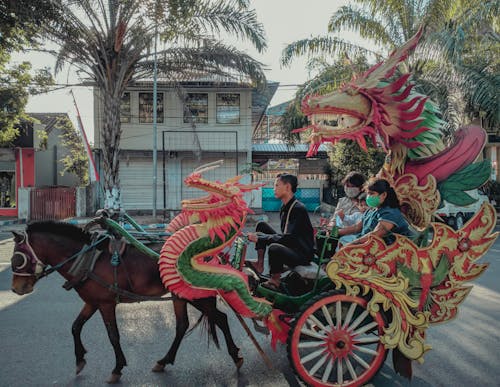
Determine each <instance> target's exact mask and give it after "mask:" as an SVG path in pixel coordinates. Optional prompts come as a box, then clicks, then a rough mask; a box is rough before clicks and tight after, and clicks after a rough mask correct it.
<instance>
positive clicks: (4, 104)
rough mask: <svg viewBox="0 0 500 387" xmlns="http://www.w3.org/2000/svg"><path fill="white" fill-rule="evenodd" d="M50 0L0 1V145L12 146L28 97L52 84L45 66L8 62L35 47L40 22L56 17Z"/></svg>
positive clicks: (23, 118) (54, 5)
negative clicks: (15, 54)
mask: <svg viewBox="0 0 500 387" xmlns="http://www.w3.org/2000/svg"><path fill="white" fill-rule="evenodd" d="M58 9H59V8H58V5H57V3H56V2H54V1H51V0H38V1H31V0H16V1H2V2H0V146H1V147H7V146H11V145H12V143H13V141H14V140H15V139H16V137H17V136H18V135H19V125H20V123H21V122H22V121H30V118H29V117H28V116H27V115H26V113H25V107H26V104H27V102H28V97H29V96H30V95H33V94H37V93H42V92H45V91H47V90H48V87H49V86H50V85H52V84H53V79H52V76H51V75H50V72H49V71H48V70H47V69H41V70H37V71H35V72H33V71H32V66H31V64H30V63H29V62H22V63H20V64H16V65H10V64H9V62H10V59H11V53H12V52H13V51H17V50H22V49H25V48H27V47H36V46H37V41H38V39H39V38H40V37H41V35H40V32H41V30H42V29H41V27H42V24H43V23H47V22H49V21H50V20H54V19H57V18H58V17H59V13H58Z"/></svg>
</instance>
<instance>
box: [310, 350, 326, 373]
mask: <svg viewBox="0 0 500 387" xmlns="http://www.w3.org/2000/svg"><path fill="white" fill-rule="evenodd" d="M327 360H328V354H327V353H325V354H324V355H323V357H322V358H321V359H319V360H318V361H317V362H316V364H315V365H314V366H313V367H312V368H311V369H310V370H309V373H310V374H311V375H314V374H315V373H316V372H317V371H318V370H319V369H320V368H321V366H322V365H323V364H325V361H327Z"/></svg>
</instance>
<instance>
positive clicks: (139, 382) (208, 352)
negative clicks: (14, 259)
mask: <svg viewBox="0 0 500 387" xmlns="http://www.w3.org/2000/svg"><path fill="white" fill-rule="evenodd" d="M11 251H12V243H11V242H6V243H5V242H4V243H2V242H0V346H1V349H0V386H1V387H3V386H16V387H17V386H82V387H84V386H85V387H86V386H100V385H103V386H104V385H105V383H104V380H105V379H106V378H107V377H108V375H109V373H110V371H111V369H112V368H113V366H114V356H113V352H112V349H111V346H110V344H109V342H108V339H107V336H106V333H105V329H104V326H103V324H102V321H101V320H100V317H99V316H98V315H96V316H94V318H93V319H91V320H90V321H89V322H88V323H87V325H86V326H85V328H84V331H83V334H82V337H83V340H84V343H85V345H86V347H87V350H88V351H89V352H88V354H87V356H86V359H87V367H86V368H85V369H84V370H83V372H82V374H81V375H79V376H77V377H75V375H74V355H73V343H72V336H71V333H70V331H71V323H72V321H73V319H74V318H75V317H76V315H77V314H78V312H79V309H80V307H81V301H80V300H79V298H78V296H77V294H76V293H75V292H74V291H71V292H67V291H65V290H63V289H62V288H61V285H62V283H63V279H62V278H61V277H59V276H58V275H57V274H54V275H52V276H50V277H49V278H46V279H43V280H41V281H40V283H39V284H37V287H36V290H35V292H34V293H33V294H30V295H26V296H22V297H19V296H17V295H15V294H14V293H12V292H11V291H10V280H11V273H10V268H9V266H8V260H9V257H10V254H11ZM485 261H488V262H491V266H490V268H489V269H488V271H487V272H486V273H485V274H484V275H483V276H482V277H481V278H479V279H478V280H477V281H476V283H475V286H474V289H473V290H472V292H471V294H470V295H469V297H468V298H467V300H466V301H465V303H464V304H463V305H462V306H461V308H460V313H459V316H458V318H457V319H455V320H454V321H452V322H451V323H447V324H444V325H441V326H434V327H431V329H429V331H428V343H429V344H431V345H432V346H433V348H434V349H433V350H432V351H430V352H428V353H427V354H426V356H425V363H424V364H422V365H419V364H414V377H413V380H412V381H411V384H410V382H408V381H407V380H404V379H402V378H401V377H399V376H397V375H396V374H395V373H394V371H393V370H392V366H391V360H390V358H388V359H387V361H386V363H385V364H384V366H383V368H382V370H381V372H380V374H379V375H378V376H377V377H376V378H375V379H374V380H373V381H372V384H371V385H374V386H410V385H411V386H412V387H431V386H432V387H434V386H453V387H456V386H458V387H461V386H463V387H466V386H467V387H468V386H472V385H477V386H500V380H499V378H498V376H499V374H498V364H500V351H499V350H498V348H500V281H498V278H499V277H500V242H499V241H497V242H496V243H495V245H494V246H493V248H492V249H491V250H490V252H489V253H488V255H487V256H486V258H485ZM220 308H221V309H223V310H226V308H225V307H224V305H221V306H220ZM228 315H229V319H230V324H231V330H232V332H233V335H234V337H235V338H236V342H237V344H238V345H240V347H241V349H242V354H243V356H244V358H245V364H244V365H243V367H242V370H241V371H240V372H239V373H237V372H236V371H235V368H234V366H233V364H232V361H231V360H230V358H229V356H228V355H227V353H226V352H225V350H224V349H221V350H217V349H216V348H215V346H214V345H213V344H210V345H209V344H208V343H207V338H206V335H205V334H204V333H203V332H202V331H201V330H200V329H197V330H196V331H194V332H193V333H192V334H191V335H190V336H188V337H187V338H185V340H184V342H183V343H182V345H181V349H180V351H179V353H178V357H177V361H176V364H175V366H169V367H168V369H167V372H166V373H163V374H155V373H152V372H151V371H150V369H151V367H152V366H153V364H154V363H155V360H156V359H158V358H160V357H162V356H163V355H164V353H165V352H166V350H167V348H168V346H169V345H170V342H171V340H172V339H173V336H174V326H175V324H174V319H173V312H172V307H171V304H170V303H161V304H160V303H154V302H144V303H140V304H133V305H120V306H119V307H118V316H119V322H118V323H119V326H120V332H121V342H122V347H123V349H124V352H125V355H126V357H127V360H128V367H126V368H125V369H124V375H123V378H122V385H123V386H298V385H300V383H299V382H298V381H297V379H296V378H295V377H294V374H293V371H292V369H291V367H290V366H289V363H288V360H287V354H286V347H285V346H278V349H277V351H276V352H273V351H272V349H271V348H270V345H269V340H268V339H267V338H266V337H265V336H263V335H258V334H256V336H257V339H258V340H259V342H260V343H261V345H262V347H263V348H264V350H265V351H266V352H267V353H268V355H269V356H270V358H271V360H272V362H273V365H274V369H273V370H269V369H267V367H266V366H265V364H264V363H263V362H262V360H261V359H260V357H259V355H258V354H257V352H256V350H255V349H254V347H253V346H252V344H251V342H250V340H249V339H248V337H247V336H246V333H245V332H244V331H243V329H242V328H241V326H240V325H239V323H238V321H237V320H236V318H235V317H234V316H233V315H231V314H230V313H228ZM197 317H198V314H197V312H196V311H193V313H191V317H190V319H191V321H192V322H194V321H195V320H197ZM221 340H222V335H221Z"/></svg>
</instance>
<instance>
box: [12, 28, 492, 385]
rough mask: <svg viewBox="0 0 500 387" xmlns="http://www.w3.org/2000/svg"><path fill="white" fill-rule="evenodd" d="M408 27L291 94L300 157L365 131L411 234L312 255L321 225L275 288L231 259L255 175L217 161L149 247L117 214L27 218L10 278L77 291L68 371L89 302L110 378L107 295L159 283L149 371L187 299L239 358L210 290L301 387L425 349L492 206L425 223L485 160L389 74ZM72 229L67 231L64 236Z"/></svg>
mask: <svg viewBox="0 0 500 387" xmlns="http://www.w3.org/2000/svg"><path fill="white" fill-rule="evenodd" d="M420 34H421V31H419V32H418V33H417V35H416V36H415V37H413V38H412V39H411V40H410V41H409V42H407V43H406V44H405V45H404V46H403V47H401V48H400V49H398V50H396V51H395V52H394V53H393V54H391V56H390V57H389V58H388V59H387V60H386V61H384V62H381V63H380V64H378V65H376V66H374V67H373V68H372V69H370V70H368V72H367V73H365V74H363V75H362V76H360V77H358V78H356V79H355V80H353V81H352V82H351V83H350V84H346V85H345V86H344V87H343V88H342V89H340V90H339V91H337V92H334V93H330V94H328V95H318V96H308V97H306V99H305V100H304V101H303V110H304V112H305V113H306V114H307V115H308V116H309V117H310V119H311V122H312V125H311V126H310V127H309V128H308V129H310V130H311V135H310V141H311V144H312V145H311V148H310V153H311V154H314V152H315V150H317V148H318V146H319V144H320V143H321V142H335V141H337V140H338V139H340V138H349V139H353V140H356V141H358V142H359V143H360V145H361V146H363V145H365V136H367V137H369V138H372V139H373V141H374V142H377V141H378V142H379V143H381V145H382V146H384V147H385V148H386V150H387V152H388V157H387V159H386V163H385V165H384V167H383V168H382V170H381V171H380V172H379V176H381V177H383V178H385V179H386V180H388V181H389V182H390V183H391V185H392V186H393V188H394V189H395V191H396V192H397V194H398V197H399V198H400V201H401V202H402V203H403V208H404V211H405V214H406V216H407V217H408V219H409V220H410V221H411V223H412V225H413V226H414V227H415V229H417V230H418V231H419V232H418V233H417V234H416V236H415V238H412V239H410V238H407V237H404V236H399V235H395V241H394V242H393V243H392V244H390V245H387V244H386V242H385V241H384V240H383V239H381V238H378V237H370V238H369V239H368V240H367V241H365V242H364V243H362V244H358V245H347V246H344V247H343V248H341V249H340V250H339V251H338V252H337V253H335V255H334V256H333V258H332V259H328V260H325V258H326V255H325V251H326V249H327V246H328V238H329V237H328V236H325V238H327V243H325V244H324V247H323V249H322V251H321V252H319V256H318V261H317V263H316V265H315V266H314V265H312V266H311V267H309V268H307V267H306V268H301V267H298V268H294V270H292V274H291V275H290V276H289V277H287V280H290V281H293V280H294V279H295V280H297V279H298V280H299V282H300V283H302V284H304V285H305V286H304V287H303V290H302V291H299V292H297V293H288V294H285V293H282V292H279V291H272V290H269V289H266V288H264V287H262V286H260V285H259V282H260V280H261V279H260V278H259V277H258V276H255V274H254V273H249V272H248V271H247V269H246V268H245V265H244V261H245V255H244V251H245V246H246V242H245V238H244V237H242V230H243V227H244V225H245V221H246V218H247V215H248V214H249V212H250V210H249V208H248V207H247V204H246V202H245V200H244V199H243V194H244V193H245V192H247V191H250V190H252V189H255V188H258V187H259V184H242V183H240V181H239V180H240V178H239V177H235V178H233V179H229V180H227V181H226V182H219V181H217V182H214V181H209V180H206V179H205V178H204V177H203V174H204V173H205V172H206V171H208V170H210V169H213V168H216V167H218V166H219V165H220V164H221V163H220V162H216V163H211V164H209V165H205V166H202V167H200V168H198V169H196V170H195V171H193V173H191V174H190V175H189V176H188V177H186V179H185V181H184V183H185V184H186V185H187V186H190V187H193V188H198V189H200V190H203V191H205V192H206V193H207V195H206V196H204V197H201V198H197V199H193V200H185V201H183V204H182V211H181V213H180V214H179V215H178V216H176V217H175V218H174V219H173V220H172V221H171V222H170V223H169V226H168V228H167V230H166V231H167V233H168V235H167V238H166V240H165V241H163V240H161V243H160V245H162V247H161V251H160V253H158V252H157V251H158V250H157V248H155V247H153V246H148V243H146V242H147V241H148V242H152V243H154V242H155V237H154V236H152V235H150V234H148V233H145V232H144V230H142V229H140V227H139V226H138V225H137V224H135V223H134V222H133V220H132V219H130V218H129V221H131V222H132V223H133V225H134V226H135V228H136V234H135V236H134V235H131V234H130V233H129V232H127V231H126V230H125V229H124V228H123V227H122V226H120V224H119V223H118V222H116V219H113V216H109V214H103V215H104V216H101V217H99V218H97V219H96V221H95V222H93V224H92V226H93V225H98V226H99V228H101V229H104V230H105V232H104V233H102V232H101V233H95V234H94V235H96V236H95V237H92V236H91V234H90V233H88V232H82V231H71V232H68V231H67V229H66V228H67V226H59V227H61V230H64V232H63V231H61V234H65V235H64V236H60V237H59V238H57V237H56V236H53V237H52V239H51V240H47V238H46V237H45V238H44V237H42V235H46V232H47V230H44V228H45V227H48V226H47V224H44V225H42V226H32V227H31V228H30V227H28V230H27V231H26V232H25V233H22V234H18V235H16V236H15V242H16V247H15V251H14V255H13V258H12V268H13V272H14V277H13V289H14V290H15V291H16V292H18V293H20V294H25V293H27V292H29V291H31V290H32V289H33V286H34V284H35V282H36V281H37V280H38V279H39V278H41V277H42V276H46V275H48V274H50V273H51V272H53V271H56V270H57V271H59V272H61V273H62V274H63V276H65V277H66V278H67V279H68V282H67V288H72V287H74V288H75V289H76V290H77V292H78V293H79V294H80V297H81V298H82V299H83V300H84V301H85V306H84V307H83V309H82V311H81V313H80V315H79V316H78V317H77V319H76V320H75V322H74V324H73V335H74V338H75V354H76V364H77V373H78V372H80V371H81V370H82V369H83V367H84V365H85V360H84V354H85V349H84V347H83V345H82V343H81V340H80V332H81V329H82V326H83V324H84V323H85V321H87V320H88V319H89V318H90V317H91V316H92V315H93V314H94V313H95V311H96V310H97V309H99V311H100V312H101V315H102V316H103V319H104V321H105V323H106V328H107V329H108V335H109V337H110V340H111V342H112V344H113V347H114V349H115V355H116V366H115V368H114V369H113V372H112V375H111V377H110V380H109V381H110V382H117V381H118V380H119V379H120V376H121V370H122V368H123V366H124V365H125V364H126V362H125V357H124V355H123V352H122V350H121V348H120V344H119V335H118V329H117V327H116V320H115V315H114V307H115V306H116V302H134V301H140V300H142V299H151V298H152V297H161V296H162V295H164V294H165V293H167V291H168V292H170V293H171V294H172V295H173V296H172V298H171V299H172V301H173V302H174V310H175V312H176V317H177V328H176V338H175V340H174V343H173V345H172V347H171V348H170V350H169V351H168V353H167V354H166V355H165V357H163V358H162V359H160V360H159V361H158V362H157V364H156V365H155V367H154V368H153V370H154V371H162V370H163V369H164V368H165V365H166V364H172V363H173V361H174V359H175V354H176V351H177V349H178V346H179V344H180V341H181V339H182V336H183V335H184V333H185V332H186V330H187V326H186V320H187V317H186V316H185V314H186V309H185V305H186V303H187V302H190V303H192V304H193V305H194V306H195V307H196V308H198V309H199V310H200V311H201V312H202V313H203V315H204V316H207V318H208V320H209V331H210V332H211V333H212V336H213V337H214V339H215V340H217V339H216V335H215V326H216V325H217V326H218V327H219V328H220V329H221V330H222V331H223V332H224V337H225V339H226V344H227V347H228V352H229V354H230V355H231V357H232V359H233V361H234V362H235V364H236V366H237V367H241V365H242V362H243V359H242V358H240V357H239V353H238V348H237V347H236V345H235V343H234V341H233V339H232V337H231V334H230V332H229V327H228V325H227V318H226V317H225V315H224V314H223V313H222V312H219V311H217V309H216V306H215V299H216V297H220V298H221V299H223V300H224V301H225V302H226V303H227V304H228V305H229V306H230V307H231V308H232V309H233V310H234V311H235V313H236V314H237V316H238V318H239V319H241V317H248V318H251V319H252V320H254V321H256V323H255V324H257V325H256V327H257V330H268V331H270V332H271V334H272V344H273V345H274V343H275V342H276V341H281V342H283V343H286V345H287V350H288V357H289V360H290V363H291V365H292V366H293V368H294V370H295V372H296V373H297V375H298V376H299V377H300V378H301V379H302V380H303V381H304V382H305V383H306V384H308V385H313V386H360V385H363V384H365V383H367V382H368V381H369V380H370V379H371V378H373V377H374V375H375V374H376V373H377V371H378V370H379V369H380V368H381V366H382V365H383V363H384V361H385V359H386V357H387V354H388V352H389V351H392V358H393V364H394V368H395V371H396V372H398V373H400V374H402V375H404V376H407V377H410V376H411V372H412V371H411V362H412V361H418V362H422V361H423V358H424V354H425V352H426V351H428V350H429V349H430V345H429V344H428V343H426V330H427V329H428V328H429V327H430V326H432V325H433V324H438V323H442V322H446V321H449V320H450V319H452V318H454V317H455V316H456V314H457V310H458V305H459V304H460V303H461V302H462V301H463V300H464V299H465V297H466V296H467V294H468V293H469V292H470V290H471V287H470V286H468V285H467V282H469V281H471V280H473V279H474V278H477V277H478V276H479V275H481V273H483V272H484V270H486V268H487V266H488V265H487V264H484V263H478V262H477V261H478V260H479V259H480V258H481V257H482V256H483V255H484V254H485V253H486V252H487V251H488V249H489V247H490V246H491V245H492V244H493V243H494V241H495V240H496V238H497V233H494V232H493V229H494V227H495V224H496V213H495V210H494V208H493V207H492V206H491V205H490V204H489V203H484V204H483V205H482V206H481V208H480V210H479V211H478V212H477V213H476V214H475V215H474V216H473V217H472V218H471V219H470V220H469V221H468V222H467V223H466V224H465V225H464V226H463V227H462V228H460V229H458V230H454V229H452V228H451V227H449V226H447V225H445V224H442V223H439V222H435V221H432V219H433V214H434V213H435V211H436V209H437V208H438V206H439V203H440V200H441V198H444V199H446V200H447V201H450V202H453V201H455V202H457V201H458V202H459V201H460V200H461V201H462V202H464V201H467V200H468V199H467V195H466V194H465V192H466V191H468V190H471V189H474V188H477V187H478V186H480V185H481V184H483V183H484V181H485V179H487V177H488V176H489V171H490V170H489V167H488V166H487V164H486V163H485V162H473V161H474V160H475V159H476V157H477V155H478V154H479V153H480V152H481V150H482V148H483V146H484V142H485V134H484V131H483V130H482V129H481V128H478V127H474V126H469V127H465V128H462V129H461V130H460V131H459V132H457V136H456V139H455V141H454V142H453V143H452V144H451V145H449V146H446V144H444V142H443V141H442V140H441V139H440V130H439V127H440V125H441V124H442V121H440V119H439V118H438V117H437V116H436V111H435V106H434V105H432V104H431V103H430V102H429V101H428V100H427V98H426V97H425V96H422V95H420V94H417V93H415V92H414V91H413V90H412V88H413V86H412V85H411V84H410V83H409V80H408V79H409V76H408V74H403V75H398V76H396V79H395V80H394V79H393V77H394V74H395V71H396V66H397V65H398V64H399V63H400V62H401V61H402V60H403V59H404V58H406V56H407V55H408V52H409V51H410V50H411V49H412V48H413V47H414V46H415V45H416V44H417V42H418V39H419V37H420ZM339 114H340V115H342V116H343V120H342V122H344V123H347V124H346V125H347V126H344V127H342V128H340V130H339V128H337V127H331V126H329V124H330V122H331V121H330V120H329V119H328V115H339ZM457 204H460V203H457ZM462 204H463V203H462ZM65 227H66V228H65ZM44 232H45V234H44ZM69 234H71V235H69ZM138 236H140V237H141V238H142V239H141V238H138ZM162 236H166V235H162ZM76 240H81V241H80V242H79V243H78V244H76V242H75V241H76ZM124 241H125V242H127V244H128V247H127V244H126V243H125V242H124ZM50 243H52V246H54V247H53V249H56V247H57V253H58V256H59V258H58V259H59V260H55V259H54V257H53V256H52V255H51V254H50V253H51V252H50V250H51V244H50ZM128 255H132V256H134V259H135V260H132V259H129V257H128ZM61 257H63V258H61ZM82 257H85V259H83V258H82ZM103 257H107V258H103ZM151 257H152V258H156V259H151ZM328 258H330V257H329V256H328ZM77 263H78V264H77ZM126 265H131V266H129V272H130V269H131V268H133V272H134V275H136V276H137V277H138V280H137V281H135V280H134V281H130V278H128V279H127V275H128V274H127V273H128V272H127V271H126V270H125V269H123V267H124V266H126ZM307 269H309V270H307ZM311 269H312V270H311ZM71 270H73V274H72V273H71ZM158 274H159V275H158ZM144 278H149V281H145V280H143V279H144ZM131 282H133V284H131ZM131 285H133V286H131ZM96 289H97V290H96ZM103 289H105V290H106V292H107V293H106V297H107V299H106V300H105V301H106V302H102V304H100V303H99V302H101V301H102V300H101V301H99V302H98V301H96V300H95V298H92V297H95V295H94V294H95V293H96V292H97V293H100V294H101V296H100V297H101V298H103V297H104V295H102V293H103ZM91 298H92V300H91ZM163 299H165V298H164V296H163ZM113 300H114V301H113Z"/></svg>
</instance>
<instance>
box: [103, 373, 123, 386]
mask: <svg viewBox="0 0 500 387" xmlns="http://www.w3.org/2000/svg"><path fill="white" fill-rule="evenodd" d="M120 378H121V375H119V374H111V376H110V377H109V379H108V380H106V383H108V384H116V383H118V382H119V381H120Z"/></svg>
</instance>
